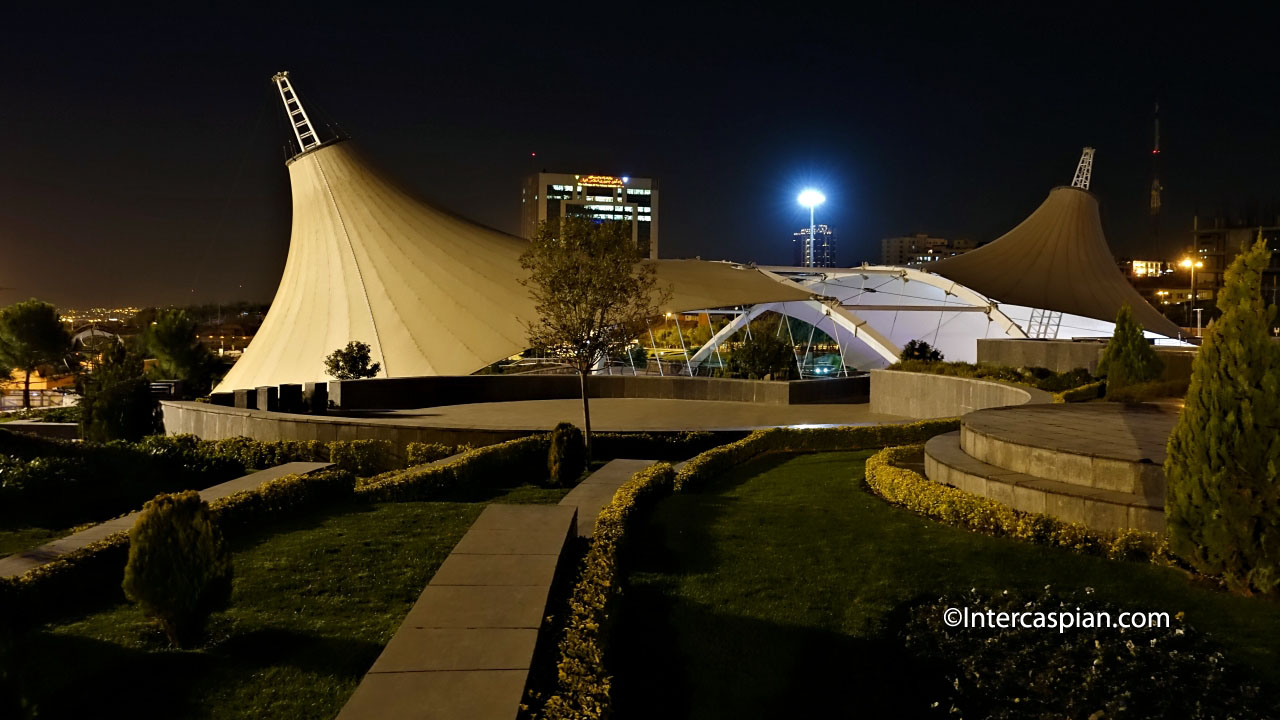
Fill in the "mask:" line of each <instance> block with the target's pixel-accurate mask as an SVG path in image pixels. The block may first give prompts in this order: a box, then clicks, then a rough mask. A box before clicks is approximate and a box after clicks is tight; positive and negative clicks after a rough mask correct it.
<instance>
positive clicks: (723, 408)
mask: <svg viewBox="0 0 1280 720" xmlns="http://www.w3.org/2000/svg"><path fill="white" fill-rule="evenodd" d="M360 417H361V418H369V419H383V420H394V421H395V422H396V424H398V425H421V426H430V427H446V428H483V429H497V430H550V429H551V428H553V427H555V425H556V423H558V422H561V421H566V420H567V421H570V422H574V423H581V422H582V401H581V400H576V399H575V400H524V401H518V402H497V403H473V404H470V405H444V406H440V407H433V408H422V409H418V410H393V411H385V412H379V413H362V414H360ZM910 420H911V418H907V417H902V416H898V415H885V414H881V413H873V412H871V406H870V405H869V404H867V403H858V404H833V405H764V404H757V403H745V402H717V401H709V400H668V399H656V398H594V399H592V400H591V428H592V429H593V430H599V431H625V430H640V431H644V430H754V429H757V428H768V427H779V426H790V425H813V426H836V425H872V424H880V423H891V422H909V421H910Z"/></svg>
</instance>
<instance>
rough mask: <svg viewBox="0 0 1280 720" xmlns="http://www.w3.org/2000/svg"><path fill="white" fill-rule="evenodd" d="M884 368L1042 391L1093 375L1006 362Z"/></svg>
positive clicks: (1082, 382)
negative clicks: (1002, 363)
mask: <svg viewBox="0 0 1280 720" xmlns="http://www.w3.org/2000/svg"><path fill="white" fill-rule="evenodd" d="M887 369H889V370H898V371H901V372H918V373H928V374H930V375H949V376H951V377H967V378H976V379H979V380H996V381H999V382H1010V383H1020V384H1022V385H1030V386H1031V387H1034V388H1038V389H1040V390H1044V391H1046V392H1062V391H1065V390H1069V389H1071V388H1075V387H1080V386H1082V385H1086V384H1088V383H1091V382H1093V377H1092V376H1091V375H1089V371H1088V370H1085V369H1084V368H1075V369H1074V370H1068V371H1066V372H1062V373H1055V372H1053V371H1052V370H1049V369H1048V368H1042V367H1029V368H1014V367H1008V366H1006V365H987V364H983V365H974V364H972V363H967V362H934V361H929V360H907V359H904V360H901V361H899V362H896V363H894V364H892V365H890V366H889V367H888V368H887Z"/></svg>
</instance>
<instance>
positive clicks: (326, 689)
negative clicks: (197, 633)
mask: <svg viewBox="0 0 1280 720" xmlns="http://www.w3.org/2000/svg"><path fill="white" fill-rule="evenodd" d="M563 495H564V491H563V490H547V489H543V488H536V487H531V486H524V487H519V488H513V489H511V490H509V491H507V492H505V493H504V494H501V495H499V496H496V497H495V496H490V497H487V498H485V499H486V500H496V501H500V502H557V501H558V500H559V499H560V497H562V496H563ZM483 507H484V503H483V502H406V503H379V504H372V505H360V506H354V507H350V508H344V509H337V510H330V511H327V512H323V513H318V514H315V515H312V516H308V517H301V518H297V519H295V520H292V521H289V522H286V523H282V524H277V525H275V526H274V527H272V528H270V529H264V530H263V531H261V532H258V533H256V534H253V535H252V536H249V537H245V538H242V539H240V540H238V541H237V542H235V543H234V544H233V551H234V556H233V562H234V566H235V588H234V592H233V596H232V600H231V608H230V609H229V610H228V611H227V612H225V613H219V614H217V615H215V616H214V619H213V621H212V623H211V625H210V638H211V639H210V642H209V643H208V644H207V645H206V646H205V647H203V648H199V649H195V650H191V651H175V650H169V649H168V648H167V647H166V642H165V640H164V638H163V636H162V634H161V633H160V632H159V631H158V630H157V629H156V627H155V625H154V624H153V623H152V622H150V621H149V620H148V619H147V618H146V617H144V616H143V614H142V613H141V612H140V611H139V610H138V609H137V608H135V607H133V606H132V605H127V604H116V605H112V606H111V607H107V608H103V609H102V610H101V611H99V612H96V613H93V614H90V615H88V616H85V617H82V618H79V619H76V620H74V621H69V622H64V623H60V624H54V625H51V626H49V627H46V628H44V629H42V630H39V631H37V632H34V633H31V634H30V635H29V636H28V637H26V638H24V639H23V641H22V643H21V646H20V648H19V652H20V655H19V657H18V658H16V659H17V661H18V662H17V666H18V667H21V668H22V679H23V684H24V685H25V690H26V694H27V695H28V697H30V699H31V700H33V701H34V702H35V704H36V705H37V709H38V710H39V712H40V717H106V716H108V715H112V714H113V713H114V712H117V711H118V712H122V713H124V714H125V715H127V716H129V717H137V718H151V717H154V718H179V717H199V718H219V719H222V718H332V717H333V716H334V715H336V714H337V712H338V710H339V709H340V708H341V707H342V705H343V703H345V702H346V700H347V698H348V697H349V696H350V695H351V693H352V691H354V690H355V686H356V684H357V683H358V682H359V680H360V678H361V677H362V676H363V674H364V672H365V671H366V670H368V669H369V666H370V665H372V664H373V661H374V659H376V658H377V656H378V653H379V652H381V650H382V646H383V645H385V644H386V642H387V640H389V639H390V638H391V635H392V634H393V632H394V631H395V629H396V628H397V627H398V626H399V624H400V622H401V621H402V620H403V619H404V616H405V614H406V613H407V612H408V611H409V608H410V607H411V606H412V605H413V603H414V601H415V600H417V598H418V595H419V594H420V593H421V592H422V588H423V587H424V586H425V585H426V584H427V581H428V580H429V579H430V578H431V576H432V574H434V573H435V571H436V569H437V568H438V567H439V566H440V563H441V562H443V561H444V558H445V557H446V556H447V555H448V554H449V551H450V550H451V549H452V548H453V546H454V545H455V544H457V542H458V540H459V539H461V538H462V535H463V534H464V533H465V532H466V531H467V529H468V528H469V527H470V526H471V523H472V522H474V520H475V518H476V517H477V516H478V515H479V514H480V511H481V510H482V509H483ZM104 713H105V714H104Z"/></svg>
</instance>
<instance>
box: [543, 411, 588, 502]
mask: <svg viewBox="0 0 1280 720" xmlns="http://www.w3.org/2000/svg"><path fill="white" fill-rule="evenodd" d="M586 469H587V454H586V449H585V445H583V437H582V431H581V430H579V429H578V427H577V426H576V425H573V424H571V423H567V422H562V423H560V424H558V425H556V426H555V428H554V429H553V430H552V431H551V448H550V449H549V450H548V452H547V476H548V477H549V478H550V479H551V484H552V485H559V486H560V487H567V486H570V485H575V484H577V481H578V478H580V477H582V472H583V471H584V470H586Z"/></svg>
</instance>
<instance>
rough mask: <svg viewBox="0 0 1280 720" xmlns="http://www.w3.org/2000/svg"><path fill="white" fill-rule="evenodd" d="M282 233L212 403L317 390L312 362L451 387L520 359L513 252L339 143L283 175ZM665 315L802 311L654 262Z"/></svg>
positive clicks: (726, 275) (743, 280) (497, 235)
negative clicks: (257, 391) (268, 295)
mask: <svg viewBox="0 0 1280 720" xmlns="http://www.w3.org/2000/svg"><path fill="white" fill-rule="evenodd" d="M289 178H290V182H291V183H292V187H293V231H292V235H291V237H290V242H289V256H288V259H287V261H286V263H285V269H284V275H283V277H282V278H281V280H280V287H279V289H278V290H277V291H276V296H275V299H274V300H273V301H272V303H271V309H270V311H268V313H267V317H266V319H265V320H264V321H263V324H262V327H261V329H260V330H259V331H258V334H257V335H256V336H255V337H254V339H253V341H252V342H251V343H250V344H249V347H248V348H246V349H245V352H244V355H243V356H242V357H241V358H240V360H239V361H238V362H237V363H236V364H235V366H234V367H232V368H231V371H230V372H229V373H227V376H226V378H225V379H223V381H222V383H221V384H220V385H219V386H218V388H217V390H218V391H219V392H225V391H229V390H234V389H240V388H254V387H259V386H264V385H279V384H281V383H300V382H309V381H320V380H325V379H326V376H325V371H324V357H325V356H326V355H327V354H329V353H330V352H332V351H333V350H334V349H336V348H339V347H342V346H344V345H346V344H347V342H349V341H351V340H360V341H362V342H366V343H369V345H370V346H371V351H372V357H373V359H374V360H375V361H377V362H380V363H381V364H382V372H381V376H384V377H409V376H416V375H459V374H467V373H471V372H475V371H476V370H479V369H480V368H483V367H484V366H486V365H488V364H490V363H492V362H494V361H496V360H500V359H502V358H505V357H509V356H511V355H513V354H515V353H517V352H520V351H521V350H522V349H524V348H525V347H526V345H527V343H526V341H525V327H526V326H525V323H527V322H529V321H531V320H534V319H535V318H536V314H535V312H534V306H533V302H532V300H530V298H529V291H528V289H526V288H525V287H524V286H522V285H521V284H520V282H519V281H520V279H521V278H523V277H526V276H527V273H526V272H525V271H524V270H523V269H521V267H520V262H519V257H520V254H521V253H522V252H523V251H524V248H525V245H526V243H525V241H524V240H521V239H520V238H516V237H513V236H510V235H507V234H505V233H501V232H498V231H496V230H492V229H490V228H487V227H483V226H481V225H478V224H476V223H474V222H471V221H469V220H466V219H464V218H461V217H458V216H456V215H453V214H451V213H448V212H446V211H443V210H440V209H438V208H436V207H433V206H432V205H430V204H428V203H425V202H423V201H421V200H419V199H417V198H415V197H413V196H412V195H410V194H409V193H408V192H406V191H404V190H403V189H401V188H400V187H398V186H397V185H396V184H395V183H393V182H391V181H390V180H388V179H387V178H385V177H383V176H382V175H380V174H379V173H378V172H376V171H375V170H373V169H372V168H371V167H370V166H369V165H368V164H367V163H366V162H365V161H364V160H362V159H361V157H360V155H359V154H358V153H357V152H356V151H355V149H354V148H353V146H352V143H351V142H349V141H346V142H336V143H330V144H327V145H323V146H321V147H319V148H317V149H314V150H311V151H310V152H307V153H304V154H302V155H300V156H298V157H297V158H295V159H294V160H293V161H292V162H291V163H290V165H289ZM652 262H654V263H655V264H656V265H657V274H658V283H659V285H660V286H670V287H671V288H672V289H673V291H674V292H673V296H672V299H671V301H670V302H668V303H667V304H666V306H665V307H663V308H662V310H664V311H671V312H679V311H684V310H698V309H702V308H712V307H727V306H732V305H751V304H754V303H761V302H781V301H792V300H807V299H809V298H811V297H813V296H812V294H811V293H810V292H809V291H806V290H803V289H801V288H799V287H797V286H796V285H794V284H792V283H789V282H786V283H784V282H779V281H778V280H776V279H773V278H771V277H769V276H767V275H766V274H764V273H762V272H760V271H758V270H756V269H754V268H745V267H741V266H735V265H730V264H728V263H715V262H702V261H697V260H657V261H652Z"/></svg>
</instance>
